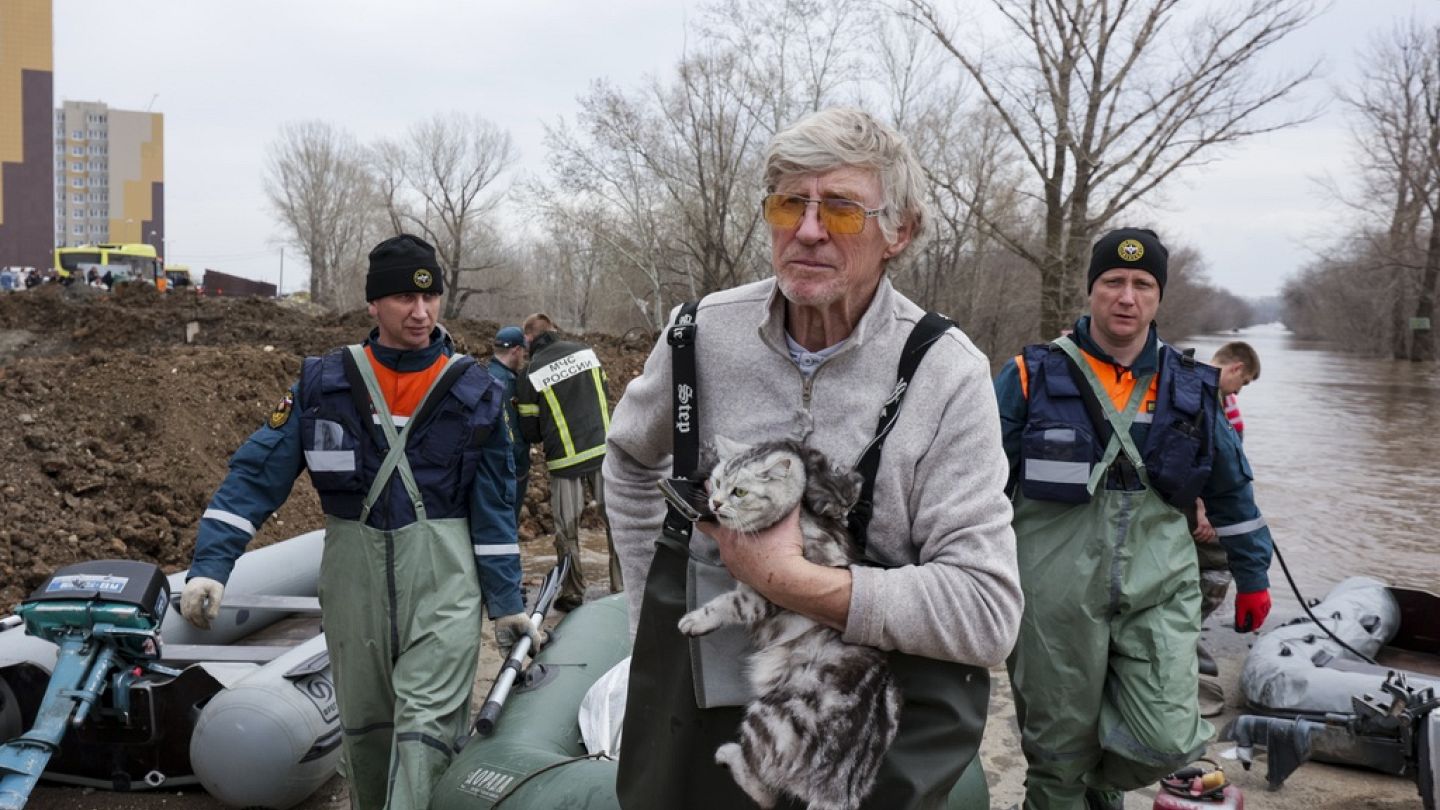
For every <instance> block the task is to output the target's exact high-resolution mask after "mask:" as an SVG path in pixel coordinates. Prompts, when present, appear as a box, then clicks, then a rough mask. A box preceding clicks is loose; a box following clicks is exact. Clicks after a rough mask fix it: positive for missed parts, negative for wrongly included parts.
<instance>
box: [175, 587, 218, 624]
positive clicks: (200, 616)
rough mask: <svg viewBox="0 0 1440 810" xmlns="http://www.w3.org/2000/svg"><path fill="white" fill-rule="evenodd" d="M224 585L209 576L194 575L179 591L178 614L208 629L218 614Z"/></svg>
mask: <svg viewBox="0 0 1440 810" xmlns="http://www.w3.org/2000/svg"><path fill="white" fill-rule="evenodd" d="M224 593H225V586H224V585H221V584H220V583H219V582H216V581H215V580H213V579H211V578H209V577H195V578H194V579H192V580H190V581H189V582H187V583H185V590H183V591H181V592H180V615H181V616H184V617H185V621H187V622H190V623H191V624H193V625H195V626H196V627H198V628H200V629H201V630H209V629H210V622H212V621H214V620H215V617H216V616H219V615H220V597H221V595H222V594H224Z"/></svg>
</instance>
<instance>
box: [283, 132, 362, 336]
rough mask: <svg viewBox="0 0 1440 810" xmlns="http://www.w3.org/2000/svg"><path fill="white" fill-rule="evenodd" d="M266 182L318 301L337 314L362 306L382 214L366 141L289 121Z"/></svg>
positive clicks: (288, 239)
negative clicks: (368, 254)
mask: <svg viewBox="0 0 1440 810" xmlns="http://www.w3.org/2000/svg"><path fill="white" fill-rule="evenodd" d="M264 183H265V195H266V197H267V198H268V199H269V201H270V205H271V207H273V208H274V210H275V213H276V215H277V216H278V217H279V219H280V221H281V223H282V224H283V225H284V227H285V230H286V234H285V239H286V241H287V242H288V243H289V244H291V245H293V246H295V247H296V248H297V249H298V250H299V251H300V254H301V255H302V256H303V257H304V258H305V261H306V262H307V263H308V264H309V265H310V300H311V301H313V302H315V303H317V304H320V305H322V306H326V307H329V308H331V309H347V308H349V306H350V305H352V304H353V303H358V301H356V300H355V299H357V295H356V292H357V291H359V290H362V289H363V286H364V272H365V264H364V257H365V251H366V250H367V249H368V246H369V239H368V237H369V236H371V235H373V233H372V227H373V224H374V219H373V214H374V210H375V192H374V183H373V182H372V180H371V178H370V176H369V174H368V173H367V172H366V169H365V156H364V151H363V150H362V149H361V147H360V146H359V144H358V143H356V141H355V139H354V138H353V137H351V136H350V134H349V133H347V132H345V131H343V130H340V129H338V128H336V127H334V126H332V125H330V124H327V123H325V122H323V121H304V122H300V123H294V124H287V125H285V126H283V127H281V129H280V135H279V137H277V138H276V139H275V140H274V141H272V142H271V143H270V145H269V147H268V148H267V150H266V166H265V177H264Z"/></svg>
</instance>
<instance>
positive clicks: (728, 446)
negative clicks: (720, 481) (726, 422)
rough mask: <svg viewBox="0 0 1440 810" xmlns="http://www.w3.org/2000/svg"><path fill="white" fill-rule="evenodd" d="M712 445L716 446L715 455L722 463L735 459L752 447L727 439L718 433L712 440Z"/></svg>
mask: <svg viewBox="0 0 1440 810" xmlns="http://www.w3.org/2000/svg"><path fill="white" fill-rule="evenodd" d="M710 443H711V444H713V445H714V446H715V455H717V456H719V458H720V460H722V461H723V460H725V459H731V458H734V457H736V456H738V455H740V454H741V453H743V452H745V451H746V450H749V449H750V445H748V444H741V443H740V442H737V441H733V440H731V439H727V438H725V437H724V436H721V435H720V434H718V433H717V434H715V435H714V436H712V437H711V438H710Z"/></svg>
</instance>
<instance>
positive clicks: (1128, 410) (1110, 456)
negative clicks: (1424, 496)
mask: <svg viewBox="0 0 1440 810" xmlns="http://www.w3.org/2000/svg"><path fill="white" fill-rule="evenodd" d="M1051 345H1053V346H1055V347H1056V348H1058V349H1060V350H1061V351H1063V352H1065V356H1066V357H1068V358H1069V360H1070V364H1071V368H1072V370H1073V369H1078V370H1079V372H1080V374H1081V376H1082V377H1083V378H1084V383H1085V384H1084V385H1081V386H1078V387H1079V388H1080V391H1081V396H1082V398H1083V399H1085V400H1086V401H1087V405H1086V408H1087V410H1088V409H1089V407H1090V403H1092V402H1093V403H1095V404H1098V405H1099V406H1100V409H1101V411H1102V420H1101V421H1100V422H1098V423H1096V428H1097V429H1100V426H1102V425H1108V426H1109V427H1110V429H1111V433H1110V439H1109V441H1107V442H1106V443H1105V455H1104V456H1103V457H1102V458H1101V459H1100V463H1099V464H1096V465H1095V468H1094V469H1093V470H1092V471H1091V473H1090V481H1089V485H1088V488H1089V490H1090V494H1092V495H1093V494H1095V490H1096V489H1098V488H1099V486H1100V482H1101V481H1102V480H1104V478H1105V475H1106V474H1107V472H1108V471H1109V469H1110V463H1111V462H1113V461H1114V460H1115V459H1116V457H1117V456H1119V455H1120V453H1121V452H1122V451H1123V452H1124V453H1125V456H1126V458H1127V459H1128V460H1129V463H1130V466H1131V467H1132V468H1133V469H1134V470H1135V471H1136V472H1137V473H1138V474H1139V475H1140V480H1141V481H1142V482H1146V484H1147V486H1148V482H1147V481H1146V478H1145V472H1144V470H1145V461H1144V458H1143V457H1142V456H1141V455H1140V449H1139V448H1138V447H1136V446H1135V439H1134V437H1133V436H1131V435H1130V426H1131V425H1132V424H1134V422H1135V415H1136V414H1138V413H1139V412H1140V403H1141V402H1144V401H1145V392H1147V391H1149V390H1150V380H1151V379H1153V378H1154V376H1155V375H1153V374H1146V375H1145V376H1144V377H1141V378H1139V379H1137V380H1136V381H1135V387H1134V388H1132V389H1131V390H1130V399H1129V400H1128V401H1127V402H1126V403H1125V410H1124V411H1117V410H1116V409H1115V403H1114V402H1111V401H1110V395H1109V394H1108V393H1107V394H1104V395H1103V396H1102V395H1101V394H1102V392H1103V390H1104V389H1103V386H1101V384H1100V380H1099V378H1097V377H1096V376H1095V370H1094V369H1093V368H1091V367H1090V363H1088V362H1087V361H1086V360H1085V358H1084V357H1082V356H1080V347H1079V346H1077V345H1075V341H1073V340H1071V339H1070V338H1069V337H1061V338H1058V339H1057V340H1055V341H1054V342H1053V343H1052V344H1051ZM1092 418H1093V416H1092Z"/></svg>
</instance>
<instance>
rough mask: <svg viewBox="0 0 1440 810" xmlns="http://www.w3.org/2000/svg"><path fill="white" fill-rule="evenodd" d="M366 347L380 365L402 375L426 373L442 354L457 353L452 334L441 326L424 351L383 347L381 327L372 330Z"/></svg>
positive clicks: (432, 333)
mask: <svg viewBox="0 0 1440 810" xmlns="http://www.w3.org/2000/svg"><path fill="white" fill-rule="evenodd" d="M365 345H366V346H369V347H370V355H371V356H372V357H374V358H375V359H376V360H377V361H379V363H380V365H382V366H384V367H386V368H388V369H391V370H392V371H398V372H401V373H402V374H403V373H408V372H412V371H424V370H425V369H427V368H430V367H431V366H433V365H435V361H436V360H437V359H438V358H439V357H440V355H441V354H445V355H449V354H451V353H453V352H454V351H455V347H454V345H453V343H452V341H451V340H450V333H449V332H446V331H445V329H444V327H441V326H436V327H435V329H434V330H433V331H431V332H430V345H429V346H426V347H425V348H423V349H392V348H390V347H389V346H382V345H380V328H379V327H376V328H374V329H371V330H370V337H367V338H365Z"/></svg>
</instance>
